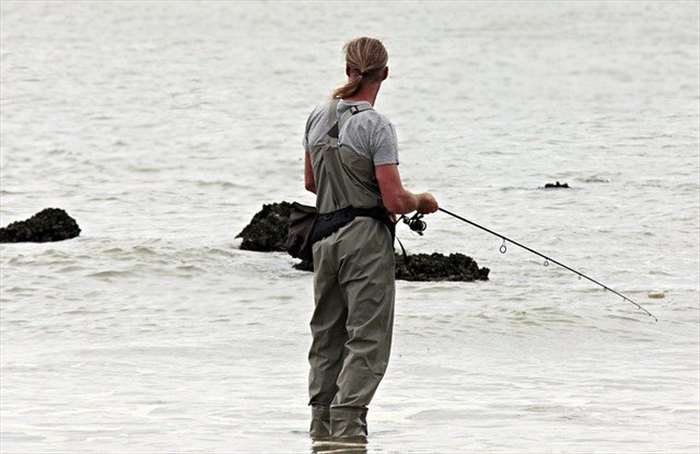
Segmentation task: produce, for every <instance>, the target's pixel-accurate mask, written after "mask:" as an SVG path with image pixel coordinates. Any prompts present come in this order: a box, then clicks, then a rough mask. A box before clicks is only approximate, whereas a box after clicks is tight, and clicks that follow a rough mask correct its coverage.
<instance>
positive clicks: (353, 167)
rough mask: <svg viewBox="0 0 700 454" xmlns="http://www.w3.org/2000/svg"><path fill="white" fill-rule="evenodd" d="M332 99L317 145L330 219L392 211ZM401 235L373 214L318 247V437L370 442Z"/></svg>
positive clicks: (313, 383)
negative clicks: (356, 211)
mask: <svg viewBox="0 0 700 454" xmlns="http://www.w3.org/2000/svg"><path fill="white" fill-rule="evenodd" d="M337 106H338V100H334V101H333V102H331V103H330V106H329V108H330V112H329V122H328V133H327V134H326V135H325V137H323V138H322V139H320V140H319V141H318V142H317V143H316V144H314V145H313V146H312V147H311V149H310V153H309V154H310V157H311V162H312V167H313V173H314V179H315V182H316V188H317V199H316V208H317V210H318V212H319V213H320V214H319V216H320V217H322V216H323V215H324V214H328V213H333V212H337V211H338V210H343V209H346V208H347V207H354V208H363V209H376V208H379V209H384V205H383V203H382V200H381V196H380V190H379V185H378V183H377V179H376V177H375V173H374V164H373V162H372V161H371V160H370V159H368V158H366V157H364V156H362V155H360V154H358V153H356V152H355V151H353V150H352V149H350V148H349V147H347V146H344V145H339V144H338V133H339V131H341V130H342V126H343V124H344V122H345V121H347V120H348V118H350V117H351V116H352V115H355V114H360V113H361V112H362V111H364V110H368V109H371V107H369V106H352V107H350V109H349V110H348V111H345V112H343V114H341V116H340V118H337ZM392 233H393V232H390V229H389V228H388V227H387V225H386V224H385V223H382V222H380V221H379V220H377V219H374V218H372V217H367V216H357V217H354V219H353V220H351V221H350V222H349V223H348V224H346V225H344V226H342V227H340V228H339V229H338V230H336V231H334V232H333V233H331V234H330V235H328V236H326V237H324V238H322V239H320V240H318V241H316V242H315V243H314V244H313V247H312V249H313V262H314V303H315V308H314V313H313V316H312V318H311V323H310V325H311V333H312V335H313V341H312V345H311V349H310V351H309V363H310V366H311V370H310V373H309V397H310V401H309V404H310V405H311V406H312V421H311V436H312V437H314V438H323V437H327V436H329V435H330V436H332V437H334V438H347V439H356V438H360V439H363V438H364V437H366V435H367V423H366V414H367V405H368V404H369V403H370V401H371V400H372V396H374V393H375V391H376V390H377V386H378V385H379V382H380V381H381V379H382V377H383V376H384V372H385V370H386V367H387V364H388V361H389V352H390V348H391V335H392V327H393V318H394V250H393V234H392Z"/></svg>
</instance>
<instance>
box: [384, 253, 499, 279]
mask: <svg viewBox="0 0 700 454" xmlns="http://www.w3.org/2000/svg"><path fill="white" fill-rule="evenodd" d="M406 258H407V260H404V257H403V256H402V255H398V254H397V255H396V279H402V280H404V281H487V280H488V279H489V271H490V270H489V269H488V268H479V265H477V263H476V261H474V259H472V258H471V257H468V256H466V255H464V254H460V253H455V254H450V255H447V256H445V255H443V254H438V253H437V252H433V253H432V254H413V255H411V254H409V255H408V256H407V257H406Z"/></svg>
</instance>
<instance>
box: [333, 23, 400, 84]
mask: <svg viewBox="0 0 700 454" xmlns="http://www.w3.org/2000/svg"><path fill="white" fill-rule="evenodd" d="M343 50H344V51H345V74H347V76H348V82H347V83H346V84H345V85H343V86H342V87H340V88H338V89H336V90H335V92H333V97H334V98H347V97H350V96H353V95H354V94H355V93H357V92H358V91H359V90H360V89H362V88H363V86H365V85H367V84H372V83H374V84H381V82H382V81H384V80H385V79H386V78H387V77H388V75H389V68H388V67H387V66H386V64H387V62H388V61H389V54H387V52H386V49H385V48H384V45H383V44H382V42H381V41H379V40H378V39H374V38H367V37H364V36H363V37H362V38H355V39H353V40H352V41H350V42H348V43H346V44H345V46H344V47H343Z"/></svg>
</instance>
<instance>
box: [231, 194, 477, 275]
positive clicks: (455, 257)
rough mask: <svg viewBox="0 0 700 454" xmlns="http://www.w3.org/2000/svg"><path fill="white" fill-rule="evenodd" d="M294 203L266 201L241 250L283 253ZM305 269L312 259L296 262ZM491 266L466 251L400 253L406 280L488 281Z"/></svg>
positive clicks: (399, 267) (399, 272) (399, 265)
mask: <svg viewBox="0 0 700 454" xmlns="http://www.w3.org/2000/svg"><path fill="white" fill-rule="evenodd" d="M290 209H291V203H288V202H281V203H271V204H265V205H263V207H262V210H260V211H259V212H257V213H256V214H255V215H254V216H253V219H252V220H251V221H250V224H248V225H247V226H246V227H245V228H244V229H243V230H242V231H241V233H239V234H238V235H237V236H236V238H243V242H242V243H241V249H246V250H249V251H258V252H275V251H276V252H283V251H285V248H284V243H285V241H286V239H287V228H288V226H289V213H290ZM293 267H294V268H296V269H298V270H302V271H313V269H314V266H313V263H311V262H310V261H301V262H298V263H296V264H295V265H293ZM488 278H489V269H488V268H479V266H478V265H477V263H476V262H475V261H474V259H472V258H471V257H468V256H466V255H464V254H459V253H456V254H450V255H447V256H446V255H443V254H438V253H433V254H414V255H411V254H409V255H408V260H404V257H403V255H400V254H396V279H401V280H405V281H477V280H480V281H485V280H488Z"/></svg>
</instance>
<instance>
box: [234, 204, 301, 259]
mask: <svg viewBox="0 0 700 454" xmlns="http://www.w3.org/2000/svg"><path fill="white" fill-rule="evenodd" d="M291 206H292V204H291V203H287V202H281V203H271V204H265V205H263V207H262V210H260V211H258V212H257V213H255V216H253V219H252V220H251V221H250V224H248V225H247V226H246V227H245V228H244V229H243V230H242V231H241V233H239V234H238V235H236V238H243V242H242V243H241V249H245V250H248V251H258V252H273V251H282V252H283V251H285V250H286V249H285V248H284V242H285V241H286V240H287V228H288V226H289V211H290V209H291Z"/></svg>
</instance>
